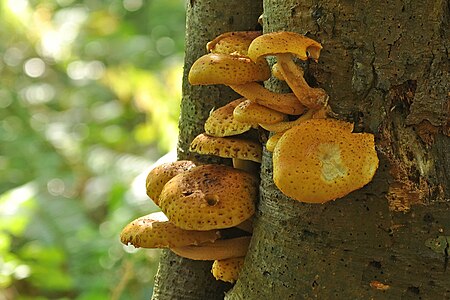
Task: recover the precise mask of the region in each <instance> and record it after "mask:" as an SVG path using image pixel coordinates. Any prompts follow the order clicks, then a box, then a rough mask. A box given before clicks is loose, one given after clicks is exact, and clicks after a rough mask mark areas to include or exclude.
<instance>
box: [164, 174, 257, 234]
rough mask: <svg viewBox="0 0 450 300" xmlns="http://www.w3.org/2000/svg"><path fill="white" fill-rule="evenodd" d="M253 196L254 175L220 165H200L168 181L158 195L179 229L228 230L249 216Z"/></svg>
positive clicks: (254, 189)
mask: <svg viewBox="0 0 450 300" xmlns="http://www.w3.org/2000/svg"><path fill="white" fill-rule="evenodd" d="M257 194H258V179H257V178H256V177H255V176H253V175H251V174H249V173H247V172H244V171H241V170H237V169H234V168H232V167H227V166H223V165H204V166H199V167H195V168H193V169H191V170H189V171H187V172H185V173H182V174H179V175H177V176H175V177H174V178H172V179H171V180H169V182H167V183H166V185H165V186H164V189H163V190H162V192H161V195H160V205H161V210H162V211H163V212H164V213H165V214H166V215H167V217H168V218H169V220H170V221H171V222H172V223H173V224H175V225H176V226H178V227H180V228H183V229H187V230H211V229H220V228H229V227H233V226H236V225H237V224H239V223H241V222H243V221H244V220H246V219H248V218H249V217H250V216H251V215H253V213H254V212H255V201H256V198H257Z"/></svg>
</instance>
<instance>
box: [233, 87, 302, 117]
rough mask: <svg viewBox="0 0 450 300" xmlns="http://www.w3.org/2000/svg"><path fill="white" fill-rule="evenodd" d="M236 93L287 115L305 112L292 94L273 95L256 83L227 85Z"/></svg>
mask: <svg viewBox="0 0 450 300" xmlns="http://www.w3.org/2000/svg"><path fill="white" fill-rule="evenodd" d="M229 86H230V87H231V88H232V89H233V90H234V91H235V92H236V93H238V94H240V95H242V96H243V97H245V98H247V99H249V100H253V101H255V102H256V103H258V104H260V105H263V106H265V107H268V108H271V109H273V110H276V111H279V112H282V113H285V114H288V115H300V114H302V113H303V112H304V111H305V106H304V105H303V104H301V103H300V102H299V101H298V99H297V97H296V96H295V95H294V94H293V93H287V94H279V93H274V92H271V91H269V90H268V89H266V88H265V87H263V86H262V85H260V84H258V83H256V82H249V83H245V84H233V85H229Z"/></svg>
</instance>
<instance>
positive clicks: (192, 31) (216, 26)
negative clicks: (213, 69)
mask: <svg viewBox="0 0 450 300" xmlns="http://www.w3.org/2000/svg"><path fill="white" fill-rule="evenodd" d="M261 12H262V2H261V1H253V0H230V1H226V2H220V1H212V0H190V1H186V16H187V18H186V39H185V42H186V52H185V63H184V74H183V88H182V91H183V96H182V100H181V116H180V121H179V130H180V135H179V143H178V159H180V160H181V159H190V160H195V161H199V162H203V163H225V161H223V160H220V159H218V158H215V157H207V156H200V155H195V154H193V153H190V152H189V151H188V149H189V144H190V143H191V141H192V140H193V139H194V137H195V136H196V135H197V134H199V133H202V132H203V131H204V129H203V125H204V122H205V120H206V119H207V117H208V115H209V112H210V111H211V109H213V108H217V107H220V106H223V105H225V104H226V103H228V102H230V101H231V100H234V99H236V98H238V97H239V96H238V95H237V94H236V93H234V92H233V91H232V90H231V89H229V88H228V87H225V86H221V85H220V86H219V85H215V86H192V85H190V84H189V82H188V80H187V75H188V73H189V69H190V67H191V65H192V64H193V63H194V61H195V60H196V59H197V58H198V57H200V56H202V55H204V54H206V43H207V42H208V41H210V40H212V39H213V38H215V37H216V36H217V35H219V34H221V33H224V32H228V31H240V30H242V31H244V30H256V29H257V27H258V26H259V25H258V22H257V21H258V17H259V15H260V14H261ZM211 266H212V262H211V261H193V260H189V259H184V258H181V257H178V256H177V255H176V254H174V253H173V252H171V251H169V250H167V251H164V252H163V255H162V257H161V260H160V263H159V269H158V273H157V275H156V278H155V286H154V291H153V296H152V299H153V300H164V299H170V300H172V299H177V300H178V299H179V300H183V299H189V300H195V299H198V300H204V299H211V300H214V299H223V297H224V293H225V291H227V290H228V289H230V287H231V285H230V284H225V283H223V282H221V281H216V280H215V279H214V277H213V276H212V274H211Z"/></svg>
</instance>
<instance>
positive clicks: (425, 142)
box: [226, 0, 450, 299]
mask: <svg viewBox="0 0 450 300" xmlns="http://www.w3.org/2000/svg"><path fill="white" fill-rule="evenodd" d="M449 28H450V27H449V5H448V1H446V0H445V1H444V0H437V1H431V2H426V1H416V0H411V1H408V0H404V1H351V0H327V1H322V0H306V1H298V0H297V1H294V0H283V1H281V0H265V1H264V30H265V31H266V32H272V31H279V30H289V31H296V32H299V33H302V34H306V35H308V36H310V37H312V38H315V39H317V40H318V41H320V42H321V43H322V45H323V47H324V49H323V50H322V54H321V57H320V61H319V63H318V64H315V63H313V62H311V63H303V64H302V65H303V67H305V68H306V69H307V70H308V71H307V72H306V73H307V79H308V81H309V82H310V84H312V85H316V86H320V87H322V88H324V89H325V90H326V91H327V92H328V93H329V94H330V104H331V106H332V108H333V110H334V111H335V112H336V113H337V115H338V117H339V118H340V119H344V120H348V121H351V122H355V128H356V131H364V132H371V133H374V134H375V137H376V144H377V145H376V147H377V151H378V155H379V158H380V167H379V169H378V171H377V174H376V175H375V178H374V180H373V181H372V182H371V183H370V184H369V185H367V186H366V187H364V188H362V189H360V190H358V191H355V192H353V193H351V194H350V195H348V196H347V197H344V198H342V199H339V200H337V201H335V202H331V203H327V204H324V205H309V204H303V203H300V202H296V201H293V200H292V199H289V198H287V197H286V196H284V195H283V194H282V193H280V192H279V191H278V190H277V189H276V187H275V186H274V184H273V181H272V163H271V155H270V153H267V152H265V154H264V159H263V165H262V170H261V177H262V182H261V189H260V190H261V197H260V203H259V205H258V211H257V218H256V222H255V231H254V233H253V238H252V243H251V245H250V249H249V253H248V254H247V257H246V261H245V265H244V268H243V271H242V272H241V275H240V278H239V280H238V282H237V283H236V285H235V287H234V288H233V290H232V291H231V292H229V293H228V294H227V296H226V299H267V297H268V296H271V297H274V296H276V297H279V298H288V299H312V298H317V299H448V298H450V280H449V270H447V269H448V266H447V264H448V258H449V254H450V217H449V215H450V177H449V176H450V138H449V115H450V112H449V91H450V75H449V67H450V65H449V61H448V50H449V48H450V45H449V41H450V34H449ZM268 87H269V88H270V89H272V90H275V91H281V90H283V89H284V88H285V87H283V86H282V85H280V83H278V82H275V81H274V80H272V81H270V82H269V83H268Z"/></svg>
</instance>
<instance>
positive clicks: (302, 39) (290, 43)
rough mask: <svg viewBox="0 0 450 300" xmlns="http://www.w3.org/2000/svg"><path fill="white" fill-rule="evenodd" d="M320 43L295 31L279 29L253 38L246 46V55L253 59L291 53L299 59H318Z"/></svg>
mask: <svg viewBox="0 0 450 300" xmlns="http://www.w3.org/2000/svg"><path fill="white" fill-rule="evenodd" d="M321 49H322V45H321V44H320V43H318V42H316V41H314V40H312V39H310V38H307V37H306V36H303V35H301V34H298V33H295V32H288V31H280V32H272V33H266V34H263V35H261V36H259V37H257V38H255V39H254V40H253V42H252V43H251V44H250V46H249V48H248V54H247V55H248V57H250V58H251V59H252V60H253V61H257V60H258V59H259V58H261V57H263V56H267V55H274V54H279V53H292V54H294V55H295V56H297V57H298V58H300V59H301V60H307V59H308V58H312V59H314V60H318V59H319V56H320V50H321Z"/></svg>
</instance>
